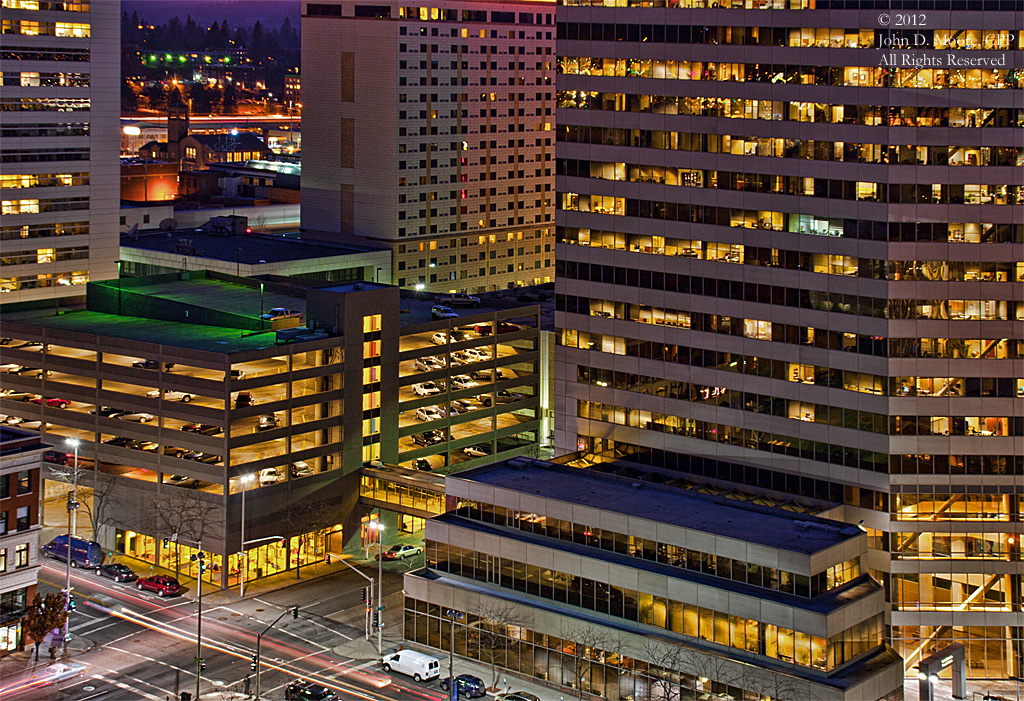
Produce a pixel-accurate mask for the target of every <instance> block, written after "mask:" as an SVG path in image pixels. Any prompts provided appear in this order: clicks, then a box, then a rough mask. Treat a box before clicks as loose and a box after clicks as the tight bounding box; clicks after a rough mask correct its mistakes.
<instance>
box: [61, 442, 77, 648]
mask: <svg viewBox="0 0 1024 701" xmlns="http://www.w3.org/2000/svg"><path fill="white" fill-rule="evenodd" d="M67 444H68V445H69V446H71V448H72V449H73V450H74V451H75V469H74V472H73V473H72V475H71V491H70V492H68V549H67V551H66V552H65V558H64V559H65V561H66V562H65V566H66V568H67V572H66V574H65V579H64V655H65V656H67V654H68V642H69V640H70V639H71V632H70V631H71V540H72V539H73V538H74V537H75V527H76V526H77V524H78V519H77V518H76V516H77V510H78V446H79V444H80V441H79V440H78V439H77V438H69V439H68V440H67Z"/></svg>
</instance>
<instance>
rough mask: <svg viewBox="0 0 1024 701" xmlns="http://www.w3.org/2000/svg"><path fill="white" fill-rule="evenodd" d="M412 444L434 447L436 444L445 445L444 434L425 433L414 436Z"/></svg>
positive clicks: (437, 432)
mask: <svg viewBox="0 0 1024 701" xmlns="http://www.w3.org/2000/svg"><path fill="white" fill-rule="evenodd" d="M412 442H413V443H415V444H416V445H434V444H435V443H444V434H443V433H441V432H440V431H425V432H424V433H417V434H415V435H413V437H412Z"/></svg>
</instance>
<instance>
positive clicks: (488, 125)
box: [302, 0, 555, 292]
mask: <svg viewBox="0 0 1024 701" xmlns="http://www.w3.org/2000/svg"><path fill="white" fill-rule="evenodd" d="M554 31H555V28H554V5H553V4H551V3H545V2H515V3H500V2H476V1H472V2H459V1H455V0H447V1H445V2H440V3H434V4H433V5H431V6H429V7H427V6H424V7H412V6H403V5H401V4H399V3H397V2H391V3H386V4H377V5H363V4H359V3H357V2H353V1H352V0H341V1H340V2H338V1H335V2H303V13H302V75H303V86H302V91H303V114H302V126H303V131H304V132H305V133H306V134H307V135H312V136H313V137H315V146H313V147H310V145H309V144H311V143H313V142H308V143H307V146H306V148H305V150H304V153H303V157H302V158H303V162H302V176H303V177H302V226H303V228H304V229H306V230H309V231H310V232H312V231H319V232H324V233H323V234H322V235H324V236H327V237H330V236H331V235H332V234H333V235H346V234H353V233H354V234H358V235H361V236H367V237H370V238H374V239H379V240H381V241H384V242H387V243H388V244H389V245H390V246H391V247H392V248H393V250H394V262H393V266H394V268H393V270H392V279H393V280H394V281H395V282H397V283H398V284H399V285H400V286H403V287H417V286H419V287H420V288H421V289H428V290H433V291H447V290H460V291H462V290H465V291H470V292H473V291H483V290H493V289H504V288H507V287H513V286H517V285H532V284H537V283H543V282H550V281H551V278H552V274H553V269H554V231H553V226H552V220H553V213H554V207H553V205H554V201H553V198H554V192H553V191H554V131H553V129H554V99H553V97H554V96H553V90H554V68H555V67H554V63H553V62H554V45H555V39H554ZM308 235H311V233H307V236H308Z"/></svg>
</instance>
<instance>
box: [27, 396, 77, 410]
mask: <svg viewBox="0 0 1024 701" xmlns="http://www.w3.org/2000/svg"><path fill="white" fill-rule="evenodd" d="M29 401H30V402H32V403H33V404H42V403H43V398H42V397H41V396H39V395H38V394H37V395H36V396H34V397H32V399H30V400H29ZM70 403H71V402H69V401H68V400H67V399H58V398H57V397H47V398H46V406H55V407H57V408H58V409H63V408H64V407H66V406H67V405H68V404H70Z"/></svg>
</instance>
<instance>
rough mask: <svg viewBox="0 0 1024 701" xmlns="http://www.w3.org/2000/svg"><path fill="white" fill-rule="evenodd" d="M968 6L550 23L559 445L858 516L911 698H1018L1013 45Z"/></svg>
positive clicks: (791, 4) (712, 6)
mask: <svg viewBox="0 0 1024 701" xmlns="http://www.w3.org/2000/svg"><path fill="white" fill-rule="evenodd" d="M954 4H955V3H954ZM612 5H614V7H612ZM939 5H943V6H945V7H946V9H945V10H943V11H939V10H936V9H934V8H935V7H936V6H939ZM959 5H961V6H962V7H959V8H956V9H957V11H955V12H951V11H950V9H949V8H950V3H932V2H924V1H922V2H920V3H916V2H904V3H902V5H901V8H902V9H899V10H895V9H893V10H890V9H889V3H888V2H884V3H877V2H874V1H873V0H817V2H815V0H714V2H712V1H711V0H668V1H667V2H666V1H664V0H654V1H653V2H650V1H648V0H643V1H642V2H641V1H640V0H623V1H617V2H610V1H609V2H605V3H603V4H602V3H601V2H600V0H595V2H594V3H593V5H591V3H590V2H589V0H582V1H581V2H574V1H573V0H565V1H564V2H563V6H562V7H559V8H558V25H557V26H558V50H557V54H558V56H559V64H558V70H559V75H558V76H557V79H558V85H557V88H558V92H557V100H558V114H557V117H556V121H557V124H558V127H557V132H558V144H557V157H558V176H557V190H558V197H559V205H558V211H557V214H556V223H557V226H558V229H557V236H558V239H559V240H558V264H557V274H558V282H557V288H556V289H557V292H558V296H557V301H558V308H557V309H558V311H557V312H556V325H557V326H558V327H559V329H560V336H559V343H560V344H561V348H560V350H559V353H558V355H557V357H556V382H557V383H558V384H557V385H556V394H557V395H561V399H560V400H559V401H560V404H557V405H556V406H557V408H556V415H558V416H562V417H564V420H563V422H562V424H561V425H560V426H559V427H558V430H557V432H556V445H557V446H558V448H560V449H561V450H563V451H576V450H580V451H584V452H589V453H596V454H610V455H627V454H629V455H632V456H633V457H632V458H631V459H634V460H636V461H639V462H643V463H646V464H651V465H656V466H658V467H664V468H666V469H668V470H675V471H679V472H685V473H689V474H692V475H698V476H700V477H701V478H702V479H716V480H721V481H723V482H728V483H733V484H736V485H737V486H739V487H740V488H742V486H743V485H753V486H755V487H757V488H759V489H767V490H772V491H775V492H779V493H786V494H791V495H802V496H806V497H814V498H823V499H826V500H829V501H833V502H840V503H843V504H844V505H845V507H844V509H843V510H844V511H845V514H846V518H847V519H848V520H850V521H851V522H853V523H857V522H861V523H862V524H863V526H864V527H865V528H867V529H868V531H869V541H870V542H871V544H872V546H873V549H872V550H871V551H870V552H869V553H868V555H867V557H866V558H865V560H864V562H865V566H866V567H867V568H868V569H869V570H870V571H871V572H872V573H873V574H875V576H876V577H877V578H878V579H879V580H880V581H883V582H884V583H885V585H886V591H887V595H888V597H889V601H890V604H891V611H890V613H889V614H888V616H887V620H886V623H887V625H888V626H889V628H888V630H889V631H890V633H891V636H892V642H893V644H894V646H895V647H896V649H897V650H898V651H899V652H900V654H901V655H902V656H903V657H904V659H905V663H906V665H907V669H908V671H910V672H911V673H913V671H914V666H915V665H916V664H918V663H919V662H920V661H921V657H922V653H924V654H927V653H929V652H931V651H933V650H936V649H939V648H942V647H943V646H944V645H946V644H948V643H950V642H960V643H964V644H965V645H966V646H967V657H968V660H969V673H970V674H971V675H973V676H977V677H1005V676H1007V675H1020V674H1021V658H1022V646H1024V645H1022V632H1021V631H1022V628H1021V621H1022V620H1024V618H1022V612H1021V597H1022V585H1021V581H1022V577H1021V558H1020V554H1021V549H1020V537H1021V511H1022V508H1021V507H1022V501H1024V403H1022V401H1021V397H1022V396H1024V360H1022V359H1024V325H1022V323H1021V322H1022V320H1024V302H1022V300H1024V286H1022V285H1021V282H1022V280H1024V262H1022V261H1024V207H1022V206H1021V205H1022V204H1024V199H1022V191H1024V169H1022V168H1021V166H1022V165H1024V130H1022V129H1021V127H1022V126H1024V90H1022V88H1024V71H1022V68H1024V52H1022V51H1021V49H1022V48H1024V43H1022V42H1024V32H1022V30H1024V17H1022V15H1021V13H1020V12H1019V10H1020V5H1019V3H1012V2H1011V3H1006V2H999V1H990V0H967V2H962V3H959ZM883 6H884V7H883ZM895 6H896V5H895V3H893V7H895ZM876 8H877V9H876ZM1010 10H1017V11H1016V12H1013V11H1010ZM719 459H721V460H728V461H730V462H732V463H743V464H744V465H745V467H742V468H737V467H729V468H728V469H725V468H724V467H723V463H721V462H718V460H719Z"/></svg>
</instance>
